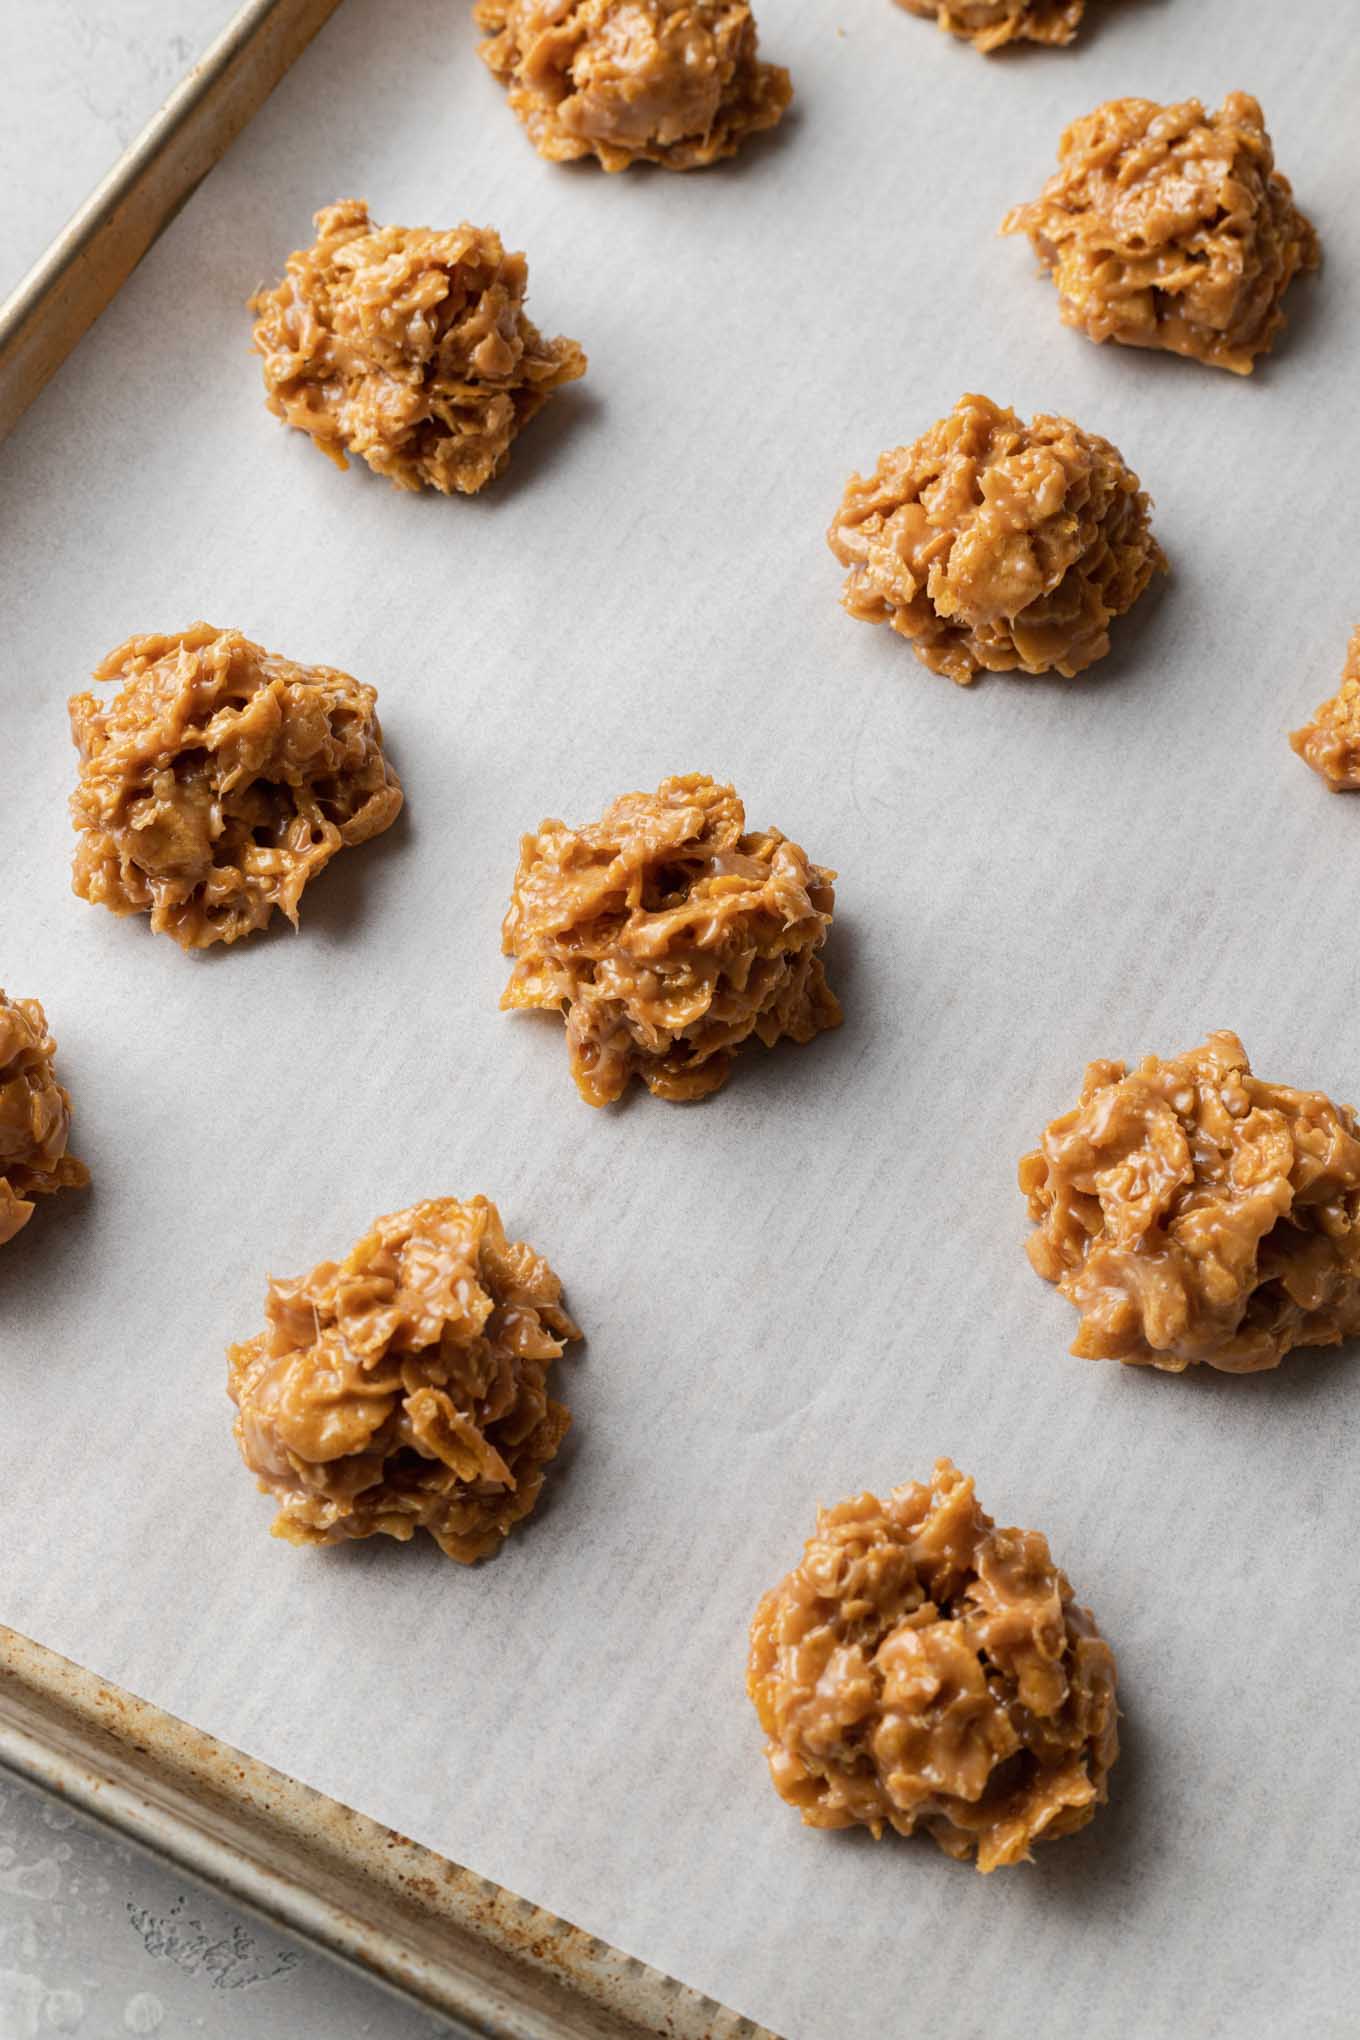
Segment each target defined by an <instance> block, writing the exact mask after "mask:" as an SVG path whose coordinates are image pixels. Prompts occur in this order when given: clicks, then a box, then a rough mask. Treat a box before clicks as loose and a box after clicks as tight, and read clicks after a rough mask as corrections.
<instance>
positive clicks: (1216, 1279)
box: [1020, 1031, 1360, 1374]
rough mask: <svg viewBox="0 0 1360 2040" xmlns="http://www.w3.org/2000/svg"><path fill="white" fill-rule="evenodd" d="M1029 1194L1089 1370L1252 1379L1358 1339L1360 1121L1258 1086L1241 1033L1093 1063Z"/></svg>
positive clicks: (1324, 1102) (1033, 1253) (1346, 1109)
mask: <svg viewBox="0 0 1360 2040" xmlns="http://www.w3.org/2000/svg"><path fill="white" fill-rule="evenodd" d="M1020 1188H1021V1189H1022V1190H1023V1191H1024V1193H1025V1195H1026V1197H1027V1198H1028V1200H1029V1215H1030V1217H1031V1218H1032V1219H1033V1220H1034V1223H1035V1226H1036V1227H1037V1230H1036V1231H1035V1232H1033V1233H1032V1234H1031V1235H1030V1238H1029V1240H1028V1242H1027V1246H1028V1252H1029V1258H1030V1260H1031V1262H1032V1263H1033V1265H1034V1267H1035V1269H1036V1270H1037V1271H1038V1273H1039V1274H1040V1275H1042V1276H1043V1278H1044V1280H1045V1281H1046V1282H1056V1283H1057V1285H1058V1287H1059V1288H1060V1289H1061V1291H1062V1293H1063V1295H1064V1296H1065V1297H1067V1299H1068V1301H1069V1302H1070V1303H1073V1304H1075V1305H1076V1308H1077V1310H1078V1311H1079V1313H1080V1316H1081V1323H1080V1326H1079V1327H1078V1331H1077V1336H1076V1339H1075V1340H1074V1341H1073V1344H1072V1351H1073V1352H1074V1353H1076V1354H1078V1355H1079V1356H1080V1357H1081V1358H1083V1359H1088V1360H1123V1361H1125V1362H1126V1363H1128V1364H1129V1365H1131V1366H1135V1367H1158V1368H1161V1369H1163V1370H1165V1371H1166V1372H1169V1373H1176V1374H1178V1373H1180V1372H1181V1371H1182V1369H1184V1368H1186V1367H1190V1366H1193V1365H1194V1364H1195V1363H1197V1362H1202V1363H1203V1364H1204V1365H1206V1366H1209V1367H1218V1368H1222V1369H1223V1370H1225V1371H1226V1372H1228V1373H1231V1374H1247V1373H1254V1372H1256V1371H1257V1370H1259V1369H1261V1368H1265V1367H1276V1366H1278V1365H1279V1363H1280V1361H1281V1360H1282V1359H1283V1358H1284V1356H1285V1354H1286V1353H1288V1352H1290V1351H1291V1350H1292V1348H1293V1347H1295V1346H1334V1345H1336V1344H1337V1342H1338V1341H1339V1340H1341V1339H1349V1338H1353V1337H1354V1336H1355V1335H1356V1334H1357V1333H1360V1127H1357V1125H1356V1118H1355V1114H1354V1112H1353V1111H1352V1110H1351V1108H1350V1106H1348V1105H1334V1104H1333V1103H1332V1101H1331V1099H1330V1098H1325V1097H1324V1096H1323V1095H1322V1093H1321V1092H1320V1091H1298V1090H1295V1089H1293V1088H1292V1087H1291V1086H1290V1085H1287V1084H1267V1083H1263V1082H1262V1080H1261V1079H1260V1078H1259V1077H1255V1076H1253V1075H1252V1072H1251V1065H1250V1064H1249V1063H1248V1061H1247V1057H1246V1052H1245V1050H1244V1049H1243V1047H1242V1044H1241V1042H1240V1041H1239V1040H1238V1038H1237V1036H1236V1035H1235V1034H1229V1033H1227V1032H1226V1031H1225V1032H1222V1033H1218V1034H1211V1035H1210V1036H1209V1039H1208V1040H1207V1041H1206V1042H1205V1044H1204V1046H1203V1047H1202V1048H1195V1049H1190V1050H1189V1051H1187V1053H1186V1054H1184V1055H1179V1056H1174V1057H1172V1059H1171V1060H1170V1061H1169V1062H1162V1061H1160V1060H1159V1058H1158V1057H1156V1056H1155V1055H1152V1056H1148V1057H1147V1058H1146V1059H1145V1060H1144V1061H1143V1062H1141V1063H1139V1065H1138V1066H1137V1068H1136V1069H1132V1070H1131V1069H1129V1068H1128V1067H1127V1066H1126V1065H1125V1064H1124V1063H1122V1062H1093V1063H1092V1064H1091V1065H1090V1066H1089V1068H1088V1069H1087V1071H1086V1079H1085V1082H1084V1083H1083V1085H1082V1088H1081V1097H1080V1099H1079V1101H1078V1103H1077V1104H1076V1105H1075V1106H1074V1107H1073V1109H1072V1110H1071V1111H1070V1112H1064V1113H1063V1114H1062V1115H1061V1117H1060V1118H1058V1119H1055V1120H1054V1121H1053V1123H1052V1125H1051V1126H1049V1127H1047V1128H1046V1129H1045V1131H1044V1135H1043V1139H1042V1141H1041V1142H1040V1145H1039V1146H1038V1147H1037V1148H1035V1149H1034V1151H1033V1152H1032V1153H1031V1154H1027V1155H1025V1156H1024V1157H1023V1159H1022V1160H1021V1163H1020Z"/></svg>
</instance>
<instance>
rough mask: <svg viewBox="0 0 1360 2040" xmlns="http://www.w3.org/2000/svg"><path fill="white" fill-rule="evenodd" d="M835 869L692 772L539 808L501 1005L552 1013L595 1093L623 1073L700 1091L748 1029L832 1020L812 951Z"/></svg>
mask: <svg viewBox="0 0 1360 2040" xmlns="http://www.w3.org/2000/svg"><path fill="white" fill-rule="evenodd" d="M835 876H836V874H835V872H834V871H826V870H824V869H823V868H822V866H821V865H819V864H813V863H812V862H811V861H810V860H809V858H808V857H807V856H806V854H805V853H804V852H803V851H802V850H800V849H799V847H798V845H797V844H796V843H791V842H790V841H789V839H788V837H787V836H783V835H781V834H780V832H779V830H778V829H762V830H759V831H755V832H750V833H748V832H747V829H746V810H745V809H744V808H743V806H742V804H741V802H740V801H739V800H738V799H737V796H736V794H735V792H734V791H733V789H732V788H731V787H730V786H720V785H718V783H717V781H716V780H713V779H709V778H707V777H706V776H705V775H704V774H702V773H688V774H686V775H684V776H683V777H681V778H677V779H666V780H663V781H662V783H661V785H660V786H659V787H658V788H657V790H656V792H655V793H625V794H623V795H621V796H620V798H619V799H618V800H616V801H615V802H614V804H613V806H612V807H611V808H609V809H608V810H607V812H606V813H605V815H604V817H603V818H602V820H600V821H598V822H594V823H589V824H587V825H586V826H585V827H584V828H580V829H570V828H568V827H567V826H566V824H565V823H564V822H557V821H546V822H543V823H542V824H540V826H539V828H538V830H537V832H536V833H535V834H533V835H529V836H524V837H522V838H521V840H520V854H519V870H518V871H517V872H516V874H515V887H514V891H513V893H512V894H511V898H510V909H509V912H508V913H507V914H506V917H505V922H504V925H503V927H502V931H501V932H502V935H503V938H504V941H503V947H504V949H505V953H506V955H507V956H513V957H514V958H515V959H516V962H515V967H514V970H513V971H512V972H511V974H510V982H509V984H508V985H507V986H506V988H505V992H504V995H503V997H502V999H501V1008H502V1011H505V1010H512V1009H515V1008H518V1007H523V1006H536V1007H542V1008H544V1009H546V1010H547V1011H550V1012H551V1011H560V1012H561V1014H562V1016H563V1018H564V1020H565V1021H566V1026H567V1046H568V1049H569V1051H570V1055H571V1073H572V1075H573V1077H574V1078H575V1079H576V1087H577V1089H578V1090H579V1091H580V1093H581V1096H582V1097H583V1098H584V1099H586V1101H587V1102H588V1103H589V1104H591V1105H607V1104H610V1103H611V1102H612V1101H613V1100H614V1099H616V1098H618V1097H621V1096H622V1094H623V1092H624V1091H625V1090H626V1089H627V1088H628V1085H629V1083H630V1082H631V1081H632V1079H633V1078H634V1077H640V1078H641V1080H642V1082H643V1083H644V1084H645V1085H646V1086H647V1089H648V1090H649V1091H651V1092H652V1093H653V1094H654V1096H656V1097H658V1098H672V1099H687V1098H703V1097H706V1096H707V1095H708V1093H709V1092H710V1091H716V1090H718V1089H719V1088H720V1086H721V1085H723V1084H725V1083H726V1082H727V1079H728V1077H729V1075H730V1074H731V1069H732V1058H733V1056H734V1054H735V1052H736V1051H737V1049H738V1048H740V1047H741V1045H742V1043H743V1042H746V1041H749V1040H751V1039H752V1038H753V1037H754V1038H756V1039H758V1040H760V1041H763V1042H764V1044H765V1046H766V1047H767V1048H773V1046H774V1044H775V1043H776V1042H777V1041H781V1040H783V1039H785V1038H786V1037H787V1038H788V1039H789V1040H792V1041H800V1042H807V1041H811V1040H812V1038H813V1036H814V1035H815V1034H818V1033H820V1032H821V1030H822V1029H823V1028H824V1027H837V1026H839V1025H840V1019H841V1009H840V1007H839V1005H838V1004H837V1002H836V1000H835V998H834V997H833V995H832V993H831V991H830V989H829V988H828V986H827V982H826V974H825V972H824V970H823V968H822V959H821V955H820V951H821V947H822V944H823V943H824V942H825V940H826V933H827V930H828V928H829V927H830V926H831V917H832V914H833V912H834V910H835V904H836V895H835V892H834V890H833V885H832V881H833V880H834V878H835Z"/></svg>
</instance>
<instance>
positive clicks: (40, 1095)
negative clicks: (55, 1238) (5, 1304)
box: [0, 991, 90, 1247]
mask: <svg viewBox="0 0 1360 2040" xmlns="http://www.w3.org/2000/svg"><path fill="white" fill-rule="evenodd" d="M56 1053H57V1044H56V1042H55V1041H53V1039H52V1037H51V1035H50V1034H49V1033H48V1031H47V1019H46V1016H45V1015H44V1013H43V1009H42V1007H41V1006H40V1005H39V1004H38V1001H37V1000H36V999H10V998H7V997H6V996H5V994H4V992H3V991H0V1247H3V1246H4V1244H5V1242H6V1241H7V1240H12V1239H13V1238H14V1235H15V1234H16V1233H19V1232H22V1231H23V1229H24V1227H25V1226H26V1225H27V1224H28V1221H29V1220H30V1218H32V1216H33V1199H34V1198H35V1197H45V1196H48V1195H50V1194H51V1192H52V1191H54V1190H83V1189H84V1187H85V1185H86V1184H87V1183H88V1182H89V1180H90V1172H89V1170H88V1169H87V1168H86V1166H85V1164H84V1162H78V1161H77V1160H76V1158H75V1156H74V1155H72V1154H68V1153H67V1151H66V1141H67V1137H68V1135H69V1133H70V1130H71V1096H70V1093H69V1091H67V1090H66V1089H65V1088H64V1087H63V1086H62V1085H61V1084H59V1083H58V1082H57V1078H56V1071H55V1069H54V1067H53V1059H54V1058H55V1056H56Z"/></svg>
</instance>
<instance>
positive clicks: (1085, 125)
mask: <svg viewBox="0 0 1360 2040" xmlns="http://www.w3.org/2000/svg"><path fill="white" fill-rule="evenodd" d="M1001 231H1002V233H1003V234H1028V235H1029V238H1030V241H1031V243H1032V245H1033V248H1034V252H1035V254H1036V255H1037V256H1038V257H1039V260H1040V262H1042V264H1043V265H1044V268H1045V269H1047V270H1048V271H1049V273H1050V274H1051V276H1052V277H1053V280H1054V282H1055V283H1056V285H1057V287H1058V310H1059V313H1060V315H1061V317H1062V320H1063V323H1064V325H1067V326H1076V327H1079V328H1080V329H1081V330H1082V331H1083V332H1085V333H1088V334H1089V335H1090V337H1091V339H1092V340H1116V341H1118V342H1120V343H1121V344H1122V345H1123V346H1125V347H1160V348H1165V349H1167V350H1169V351H1170V352H1171V353H1173V354H1184V355H1187V356H1189V357H1190V359H1192V360H1194V361H1203V362H1206V363H1208V364H1209V365H1210V366H1211V367H1213V368H1227V369H1231V370H1232V372H1233V374H1234V375H1250V374H1251V371H1252V369H1253V368H1254V367H1255V364H1256V359H1257V356H1258V355H1261V354H1264V353H1265V352H1266V351H1267V350H1268V349H1269V347H1270V346H1271V343H1272V342H1273V340H1274V338H1275V335H1276V334H1277V333H1278V332H1279V330H1280V328H1281V327H1282V326H1283V324H1284V322H1285V320H1284V312H1283V309H1282V305H1283V301H1284V295H1285V292H1286V291H1287V290H1288V288H1289V285H1290V283H1291V282H1292V281H1293V279H1294V277H1295V276H1296V275H1297V274H1298V273H1299V272H1300V271H1303V270H1309V269H1316V268H1317V266H1318V263H1319V261H1320V260H1321V254H1320V251H1319V248H1318V238H1317V235H1316V234H1315V233H1314V231H1313V228H1312V227H1311V226H1310V224H1309V222H1308V221H1307V220H1306V219H1305V218H1304V216H1303V214H1302V213H1301V212H1300V211H1299V209H1298V207H1297V206H1296V205H1295V204H1294V200H1293V195H1292V193H1291V190H1290V185H1289V180H1288V178H1287V177H1282V176H1281V175H1280V173H1279V171H1277V170H1276V168H1275V153H1274V150H1273V149H1272V147H1271V143H1270V136H1269V135H1268V134H1267V133H1266V126H1265V120H1264V117H1263V115H1262V113H1261V109H1260V107H1259V106H1258V105H1257V103H1256V101H1255V100H1254V99H1252V98H1250V97H1249V95H1248V94H1247V93H1245V92H1232V93H1229V95H1228V97H1227V98H1226V99H1225V100H1224V102H1223V104H1222V106H1221V107H1220V108H1219V110H1218V112H1217V113H1206V112H1205V110H1204V108H1203V107H1202V106H1201V105H1200V102H1199V101H1198V100H1197V99H1186V100H1183V101H1182V102H1181V103H1180V104H1179V105H1177V106H1158V105H1157V104H1156V102H1155V101H1153V100H1151V99H1111V100H1109V101H1108V102H1107V103H1106V104H1105V105H1104V106H1098V107H1097V108H1096V110H1095V112H1094V113H1088V114H1087V115H1086V116H1085V117H1084V118H1083V119H1081V120H1077V121H1073V123H1072V125H1071V126H1070V127H1069V128H1068V129H1067V131H1066V133H1065V134H1064V135H1063V138H1062V142H1061V145H1060V147H1059V150H1058V169H1057V171H1056V172H1055V174H1054V175H1053V176H1052V177H1050V178H1049V180H1048V183H1047V184H1046V185H1045V186H1044V188H1043V191H1042V192H1041V193H1040V195H1039V197H1038V198H1037V199H1035V200H1034V202H1033V203H1032V204H1030V205H1019V206H1016V207H1015V208H1014V209H1013V210H1012V211H1011V212H1008V213H1007V215H1006V217H1005V219H1004V221H1003V222H1002V226H1001Z"/></svg>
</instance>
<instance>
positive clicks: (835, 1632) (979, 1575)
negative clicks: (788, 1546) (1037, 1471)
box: [746, 1459, 1119, 1871]
mask: <svg viewBox="0 0 1360 2040" xmlns="http://www.w3.org/2000/svg"><path fill="white" fill-rule="evenodd" d="M746 1690H747V1692H748V1693H749V1694H750V1696H751V1699H752V1700H753V1701H754V1703H755V1708H756V1712H757V1713H758V1714H759V1716H760V1725H761V1727H762V1728H763V1729H764V1731H765V1734H766V1736H767V1737H768V1739H769V1740H768V1742H767V1744H766V1752H765V1753H766V1756H767V1758H768V1760H769V1766H770V1775H771V1777H772V1778H773V1780H774V1783H775V1788H776V1790H777V1791H778V1792H779V1793H780V1795H781V1796H782V1797H783V1798H784V1799H787V1800H788V1801H789V1803H790V1804H791V1805H792V1806H796V1807H797V1808H798V1810H799V1812H800V1813H801V1814H802V1816H803V1819H804V1820H805V1821H806V1822H807V1823H808V1825H809V1826H810V1827H823V1828H844V1827H853V1826H855V1825H857V1824H858V1825H860V1826H863V1827H867V1828H869V1829H871V1830H872V1832H873V1833H874V1835H875V1836H881V1835H882V1833H883V1830H884V1828H885V1827H891V1828H895V1829H896V1830H897V1832H898V1833H899V1834H903V1835H909V1834H913V1833H914V1832H915V1831H916V1830H917V1829H918V1828H921V1829H923V1830H924V1831H925V1832H926V1833H927V1834H928V1835H930V1836H931V1837H932V1839H933V1840H934V1841H935V1842H937V1843H938V1844H939V1846H940V1848H942V1849H943V1850H944V1851H945V1853H946V1855H949V1856H955V1857H957V1858H959V1859H960V1860H963V1859H965V1858H967V1857H969V1856H972V1855H973V1854H974V1853H976V1857H977V1867H978V1869H979V1870H983V1871H987V1870H996V1869H998V1868H1000V1867H1001V1866H1002V1865H1003V1864H1007V1863H1020V1862H1024V1861H1026V1860H1028V1858H1029V1854H1030V1844H1031V1843H1032V1842H1035V1841H1041V1840H1042V1841H1052V1840H1055V1839H1056V1838H1057V1837H1058V1836H1059V1835H1070V1834H1073V1833H1074V1832H1075V1831H1076V1829H1078V1828H1081V1827H1085V1825H1086V1823H1087V1822H1088V1821H1089V1820H1090V1819H1091V1818H1092V1816H1093V1815H1094V1813H1095V1810H1096V1808H1097V1806H1101V1805H1103V1804H1104V1802H1105V1799H1106V1797H1107V1786H1106V1781H1107V1779H1108V1776H1109V1772H1110V1767H1111V1765H1112V1764H1113V1763H1114V1761H1115V1758H1116V1757H1117V1756H1118V1754H1119V1738H1118V1728H1117V1717H1118V1709H1117V1708H1116V1705H1115V1666H1114V1658H1113V1655H1112V1654H1111V1651H1110V1648H1109V1645H1108V1644H1107V1643H1105V1642H1104V1640H1103V1639H1102V1637H1101V1635H1100V1632H1099V1630H1098V1629H1097V1628H1096V1625H1095V1622H1094V1621H1093V1619H1092V1617H1091V1614H1090V1611H1089V1610H1088V1609H1086V1608H1079V1607H1078V1606H1077V1604H1076V1602H1075V1601H1074V1600H1073V1598H1072V1589H1071V1587H1070V1586H1069V1585H1068V1582H1067V1579H1066V1577H1065V1575H1064V1574H1062V1573H1061V1572H1059V1571H1058V1569H1057V1567H1056V1566H1055V1565H1054V1564H1053V1561H1052V1559H1051V1558H1050V1557H1049V1551H1048V1544H1047V1542H1046V1540H1045V1539H1044V1538H1043V1537H1042V1536H1041V1535H1040V1534H1039V1532H1038V1531H1037V1530H998V1529H996V1528H995V1527H994V1525H993V1523H992V1519H991V1517H990V1516H986V1515H984V1514H983V1512H982V1510H981V1509H980V1508H979V1507H978V1505H977V1502H976V1501H975V1500H974V1497H973V1483H972V1481H971V1480H967V1479H965V1477H964V1476H963V1475H962V1474H961V1473H960V1472H959V1471H958V1469H957V1467H955V1466H952V1465H951V1464H950V1462H949V1461H948V1460H947V1459H941V1460H938V1461H937V1462H936V1466H935V1474H934V1478H933V1480H932V1481H931V1483H930V1485H929V1487H923V1486H921V1485H919V1484H918V1483H916V1482H913V1483H912V1484H911V1485H910V1486H908V1487H899V1488H894V1489H893V1491H892V1493H891V1494H890V1495H889V1496H888V1498H887V1500H886V1501H880V1500H879V1499H878V1497H877V1496H876V1495H869V1494H864V1495H857V1496H855V1497H854V1498H853V1499H852V1500H850V1501H845V1502H841V1503H839V1504H838V1506H837V1507H836V1508H834V1509H822V1510H820V1511H819V1512H818V1516H817V1529H816V1533H815V1535H813V1536H812V1537H810V1538H809V1539H808V1542H807V1544H806V1545H805V1546H804V1550H803V1558H802V1562H801V1564H799V1565H798V1566H796V1567H795V1568H794V1570H793V1571H792V1572H791V1573H789V1574H788V1576H787V1578H785V1579H783V1580H781V1581H780V1583H779V1585H778V1586H777V1587H775V1588H773V1589H772V1590H771V1592H770V1593H768V1594H766V1596H765V1598H764V1599H763V1600H762V1602H761V1604H760V1606H759V1607H758V1608H757V1610H756V1614H755V1620H754V1621H753V1623H752V1624H751V1655H750V1661H749V1664H748V1668H747V1674H746Z"/></svg>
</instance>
